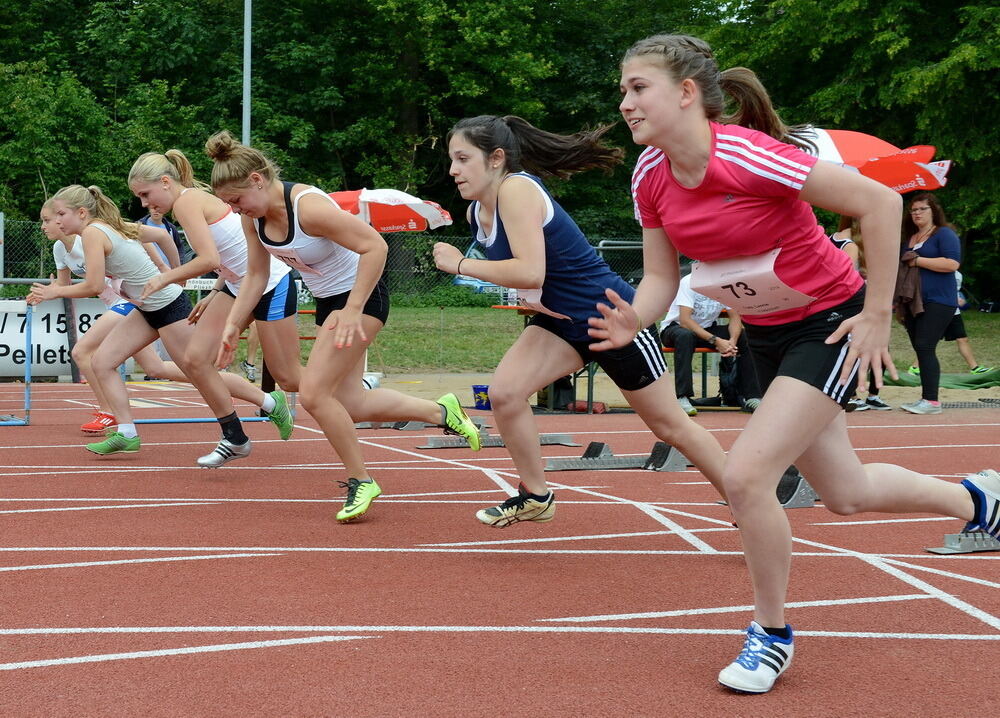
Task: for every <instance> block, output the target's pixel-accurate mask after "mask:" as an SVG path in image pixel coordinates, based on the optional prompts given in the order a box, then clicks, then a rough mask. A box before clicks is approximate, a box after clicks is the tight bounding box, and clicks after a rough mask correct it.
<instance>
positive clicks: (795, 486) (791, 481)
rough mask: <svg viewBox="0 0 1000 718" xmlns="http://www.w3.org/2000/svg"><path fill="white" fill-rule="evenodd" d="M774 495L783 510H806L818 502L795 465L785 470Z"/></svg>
mask: <svg viewBox="0 0 1000 718" xmlns="http://www.w3.org/2000/svg"><path fill="white" fill-rule="evenodd" d="M776 494H777V496H778V503H779V504H781V508H783V509H807V508H810V507H811V506H812V505H813V504H814V503H815V502H817V501H819V495H818V494H817V493H816V491H815V489H813V487H812V486H810V485H809V482H808V481H806V477H804V476H803V475H802V473H801V472H800V471H799V470H798V469H797V468H796V467H795V464H792V465H791V466H789V467H788V468H787V469H785V473H784V474H782V476H781V479H780V480H779V481H778V488H777V491H776Z"/></svg>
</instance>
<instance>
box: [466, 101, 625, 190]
mask: <svg viewBox="0 0 1000 718" xmlns="http://www.w3.org/2000/svg"><path fill="white" fill-rule="evenodd" d="M613 126H614V125H603V126H601V127H598V128H596V129H594V130H581V131H580V132H577V133H575V134H572V135H558V134H554V133H552V132H546V131H545V130H542V129H539V128H537V127H535V126H534V125H532V124H531V123H530V122H528V121H527V120H524V119H522V118H520V117H517V116H515V115H507V116H506V117H497V116H494V115H480V116H478V117H469V118H466V119H464V120H460V121H459V122H458V123H456V124H455V126H454V127H453V128H452V129H451V132H449V133H448V140H449V141H450V140H451V138H452V137H453V136H454V135H456V134H461V135H462V136H464V137H465V138H466V139H467V140H468V141H469V142H470V143H471V144H472V145H473V146H474V147H476V148H478V149H480V150H481V151H482V152H483V153H484V154H486V155H487V156H489V155H491V154H493V152H494V151H495V150H498V149H501V150H503V151H504V163H505V164H504V167H505V169H506V170H507V171H508V172H520V171H522V170H523V169H527V170H528V171H529V172H531V173H532V174H536V175H539V176H540V177H546V176H548V177H562V178H567V177H569V176H570V175H572V174H575V173H577V172H583V171H585V170H590V169H600V170H603V171H604V172H606V173H608V174H610V173H611V171H612V169H613V168H614V167H615V166H616V165H618V164H621V162H622V160H623V159H624V157H625V153H624V151H622V150H621V149H620V148H618V147H612V146H610V145H606V144H604V143H603V142H602V141H601V138H602V137H603V136H604V135H605V133H607V131H608V130H610V129H611V128H612V127H613Z"/></svg>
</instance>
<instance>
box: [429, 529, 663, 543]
mask: <svg viewBox="0 0 1000 718" xmlns="http://www.w3.org/2000/svg"><path fill="white" fill-rule="evenodd" d="M669 533H670V532H669V531H636V532H634V533H621V534H591V535H589V536H546V537H544V538H523V539H501V540H498V541H456V542H453V543H422V544H418V545H419V546H496V545H501V544H521V543H544V542H550V541H589V540H591V539H608V538H632V537H634V536H666V535H668V534H669Z"/></svg>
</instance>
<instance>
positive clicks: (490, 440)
mask: <svg viewBox="0 0 1000 718" xmlns="http://www.w3.org/2000/svg"><path fill="white" fill-rule="evenodd" d="M538 441H539V443H540V444H541V445H542V446H554V445H560V446H579V444H578V443H576V442H575V441H573V437H571V436H570V435H569V434H539V435H538ZM479 445H480V446H481V447H483V448H495V447H498V446H505V444H504V443H503V437H500V436H490V435H489V434H486V433H484V432H480V434H479ZM417 448H418V449H468V448H469V442H468V440H467V439H466V438H465V437H464V436H431V437H429V438H428V439H427V443H426V444H424V445H422V446H418V447H417Z"/></svg>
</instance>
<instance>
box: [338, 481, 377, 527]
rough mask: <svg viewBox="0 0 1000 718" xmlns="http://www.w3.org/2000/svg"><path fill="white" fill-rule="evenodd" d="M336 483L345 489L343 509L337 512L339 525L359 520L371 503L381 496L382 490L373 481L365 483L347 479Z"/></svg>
mask: <svg viewBox="0 0 1000 718" xmlns="http://www.w3.org/2000/svg"><path fill="white" fill-rule="evenodd" d="M337 483H338V484H340V485H341V486H343V487H344V488H345V489H347V498H346V499H345V500H344V508H342V509H341V510H340V511H338V512H337V521H340V522H341V523H346V522H347V521H353V520H354V519H356V518H360V517H361V515H362V514H364V513H365V511H367V510H368V507H369V506H371V504H372V501H374V500H375V499H377V498H378V497H379V496H381V495H382V489H381V488H380V487H379V485H378V484H376V483H375V479H367V480H365V481H358V480H357V479H348V480H347V481H338V482H337Z"/></svg>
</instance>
